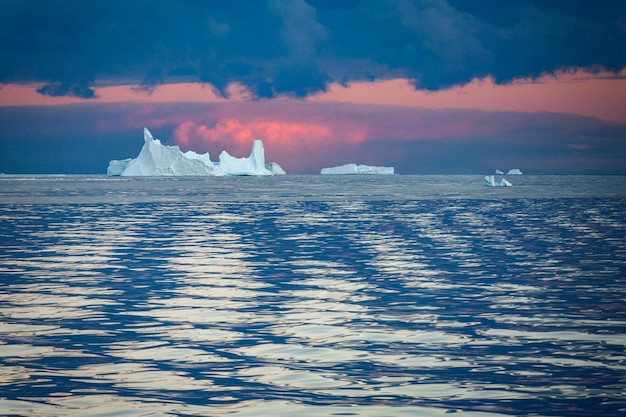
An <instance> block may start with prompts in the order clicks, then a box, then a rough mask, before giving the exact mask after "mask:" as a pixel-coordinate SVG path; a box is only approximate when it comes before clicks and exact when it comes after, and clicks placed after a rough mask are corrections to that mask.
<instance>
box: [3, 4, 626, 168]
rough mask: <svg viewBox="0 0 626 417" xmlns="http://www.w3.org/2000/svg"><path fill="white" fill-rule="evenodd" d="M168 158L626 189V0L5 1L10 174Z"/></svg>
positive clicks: (5, 109)
mask: <svg viewBox="0 0 626 417" xmlns="http://www.w3.org/2000/svg"><path fill="white" fill-rule="evenodd" d="M144 127H147V128H148V129H150V131H151V132H152V134H153V135H154V137H156V138H158V139H160V140H161V141H162V142H163V143H164V144H167V145H177V146H179V147H180V148H181V149H183V150H194V151H196V152H209V154H210V155H211V158H212V159H213V160H214V161H217V159H218V155H219V153H220V152H221V151H222V150H226V151H228V152H229V153H230V154H231V155H234V156H239V157H241V156H248V155H249V153H250V150H251V144H252V140H254V139H261V140H263V143H264V145H265V153H266V160H268V161H274V162H278V163H279V164H280V165H281V166H282V167H283V168H284V169H285V170H286V171H287V173H288V174H317V173H319V171H320V169H321V168H324V167H331V166H337V165H341V164H345V163H358V164H367V165H378V166H393V167H395V169H396V172H397V173H399V174H488V173H492V172H494V170H495V169H500V170H503V171H506V170H508V169H510V168H519V169H522V171H524V172H525V173H536V174H626V2H624V1H621V0H615V1H611V0H601V1H596V2H591V1H588V0H517V1H514V0H509V1H506V0H504V1H503V0H472V1H466V0H343V1H342V0H245V1H244V0H207V1H204V0H121V1H118V0H106V1H105V0H90V1H82V0H65V1H61V0H0V173H7V174H13V173H15V174H23V173H41V174H53V173H64V174H78V173H83V174H104V173H106V167H107V165H108V161H109V160H111V159H124V158H128V157H135V156H136V155H137V154H138V153H139V150H140V149H141V146H142V144H143V133H142V131H143V128H144Z"/></svg>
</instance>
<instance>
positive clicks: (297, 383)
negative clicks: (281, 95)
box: [0, 175, 626, 417]
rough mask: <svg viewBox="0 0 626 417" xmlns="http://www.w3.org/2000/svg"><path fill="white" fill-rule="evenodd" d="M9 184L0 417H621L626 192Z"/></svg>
mask: <svg viewBox="0 0 626 417" xmlns="http://www.w3.org/2000/svg"><path fill="white" fill-rule="evenodd" d="M506 178H507V179H508V180H509V181H510V182H512V183H513V187H510V188H490V187H485V186H484V185H483V176H481V175H475V176H471V175H466V176H454V175H449V176H446V175H443V176H411V175H393V176H320V175H310V176H297V175H287V176H277V177H221V178H216V177H204V178H120V177H106V176H99V175H91V176H89V175H86V176H75V175H67V176H63V175H57V176H55V175H52V176H46V175H2V176H0V284H1V287H0V364H1V367H0V415H5V416H45V417H48V416H230V417H244V416H294V415H297V416H299V417H304V416H445V415H449V414H454V415H459V416H468V417H476V416H492V417H500V416H581V417H588V416H592V415H600V416H603V417H611V416H623V415H625V414H626V301H625V300H626V177H625V176H533V175H522V176H507V177H506Z"/></svg>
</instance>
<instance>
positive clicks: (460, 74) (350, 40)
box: [0, 0, 626, 98]
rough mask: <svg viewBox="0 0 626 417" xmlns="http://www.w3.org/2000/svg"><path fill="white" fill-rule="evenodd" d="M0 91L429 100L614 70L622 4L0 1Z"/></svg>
mask: <svg viewBox="0 0 626 417" xmlns="http://www.w3.org/2000/svg"><path fill="white" fill-rule="evenodd" d="M0 60H1V62H2V65H1V66H0V82H4V83H8V82H30V81H36V82H42V83H44V84H45V85H44V86H43V87H42V88H41V89H40V90H39V92H40V93H42V94H47V95H74V96H80V97H86V98H89V97H93V96H94V90H93V87H94V86H95V85H102V84H106V83H110V84H120V83H130V84H137V85H139V86H140V88H145V89H150V88H152V87H154V86H157V85H159V84H162V83H167V82H175V81H179V80H185V81H200V82H206V83H210V84H212V85H214V86H215V87H216V89H217V90H218V91H221V92H222V93H225V88H226V86H227V85H228V84H229V83H231V82H235V81H238V82H241V83H243V84H244V85H246V86H247V87H248V88H249V89H250V90H251V91H252V92H253V94H255V95H256V96H257V97H273V96H276V95H279V94H288V95H293V96H306V95H308V94H310V93H313V92H316V91H323V90H325V88H326V86H327V85H328V83H329V82H331V81H337V82H342V83H349V82H351V81H356V80H364V79H381V78H382V79H384V78H389V77H408V78H410V79H413V80H415V85H416V87H418V88H425V89H439V88H443V87H447V86H451V85H455V84H460V83H465V82H467V81H469V80H471V79H472V78H473V77H483V76H488V75H491V76H493V77H494V79H496V80H497V81H498V82H506V81H510V80H511V79H513V78H516V77H533V76H538V75H540V74H541V73H543V72H552V71H555V70H559V69H564V68H567V67H585V68H593V67H598V68H599V67H604V68H606V69H609V70H614V71H615V70H620V69H622V68H623V67H624V66H625V65H626V2H623V1H619V0H616V1H600V2H593V3H591V2H589V1H575V0H569V1H564V0H545V1H543V0H542V1H540V0H520V1H506V2H503V1H501V0H472V1H465V0H448V1H445V0H384V1H383V0H376V1H374V0H361V1H359V0H346V1H340V0H337V1H330V0H307V1H305V0H267V1H247V0H214V1H200V0H176V1H174V0H160V1H151V0H135V1H128V0H123V1H121V0H120V1H114V0H107V1H103V0H91V1H82V0H66V1H60V0H57V1H52V0H0Z"/></svg>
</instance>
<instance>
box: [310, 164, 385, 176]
mask: <svg viewBox="0 0 626 417" xmlns="http://www.w3.org/2000/svg"><path fill="white" fill-rule="evenodd" d="M320 174H322V175H354V174H365V175H367V174H374V175H392V174H394V168H393V167H374V166H369V165H357V164H346V165H341V166H337V167H332V168H322V171H321V172H320Z"/></svg>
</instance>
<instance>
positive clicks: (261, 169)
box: [107, 128, 285, 176]
mask: <svg viewBox="0 0 626 417" xmlns="http://www.w3.org/2000/svg"><path fill="white" fill-rule="evenodd" d="M143 137H144V144H143V147H142V148H141V151H140V152H139V155H138V156H137V157H136V158H134V159H133V158H127V159H123V160H112V161H110V162H109V166H108V168H107V175H112V176H185V175H193V176H198V175H205V176H224V175H284V174H285V171H284V170H283V169H282V168H281V167H280V165H278V164H277V163H276V162H271V163H269V164H267V165H266V164H265V151H264V149H263V142H262V141H260V140H255V141H254V142H253V144H252V152H251V153H250V156H249V157H247V158H245V157H244V158H236V157H234V156H231V155H230V154H229V153H228V152H226V151H222V153H221V154H220V156H219V162H213V161H211V158H210V157H209V154H208V152H207V153H203V154H198V153H196V152H194V151H187V152H182V151H181V150H180V148H179V147H178V146H167V145H162V144H161V141H160V140H158V139H154V138H153V137H152V134H151V133H150V131H149V130H148V129H147V128H144V129H143Z"/></svg>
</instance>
